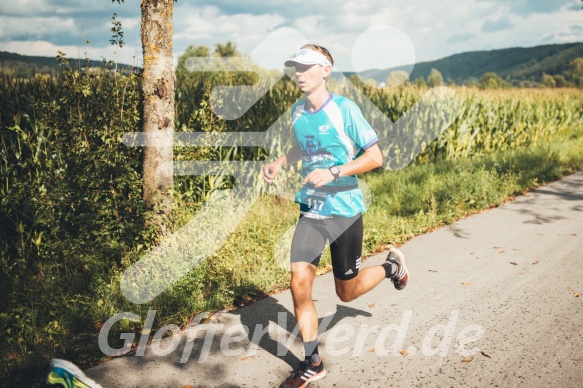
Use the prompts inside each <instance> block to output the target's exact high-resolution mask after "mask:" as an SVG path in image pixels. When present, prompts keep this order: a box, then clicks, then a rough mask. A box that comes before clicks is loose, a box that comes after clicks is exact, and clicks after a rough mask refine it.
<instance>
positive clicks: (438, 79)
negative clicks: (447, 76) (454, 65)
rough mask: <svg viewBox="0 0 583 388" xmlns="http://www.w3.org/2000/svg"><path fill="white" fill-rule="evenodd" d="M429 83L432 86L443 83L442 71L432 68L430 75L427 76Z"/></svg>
mask: <svg viewBox="0 0 583 388" xmlns="http://www.w3.org/2000/svg"><path fill="white" fill-rule="evenodd" d="M427 85H429V86H430V87H432V88H434V87H436V86H441V85H443V77H442V76H441V72H440V71H439V70H437V69H431V71H430V72H429V75H428V76H427Z"/></svg>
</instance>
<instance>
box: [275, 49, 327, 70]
mask: <svg viewBox="0 0 583 388" xmlns="http://www.w3.org/2000/svg"><path fill="white" fill-rule="evenodd" d="M296 63H301V64H302V65H322V66H330V67H331V66H332V63H330V61H329V60H328V59H327V58H326V57H325V56H324V55H323V54H321V53H319V52H317V51H314V50H309V49H302V50H300V52H299V53H297V54H296V56H295V57H293V58H292V59H288V60H287V61H285V66H286V67H291V66H295V65H296Z"/></svg>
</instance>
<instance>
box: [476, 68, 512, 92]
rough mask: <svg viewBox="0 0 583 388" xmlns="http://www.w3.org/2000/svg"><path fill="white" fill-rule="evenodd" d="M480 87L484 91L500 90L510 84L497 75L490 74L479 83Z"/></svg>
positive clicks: (484, 76)
mask: <svg viewBox="0 0 583 388" xmlns="http://www.w3.org/2000/svg"><path fill="white" fill-rule="evenodd" d="M478 86H479V87H480V88H482V89H500V88H503V87H507V86H508V84H507V83H506V82H505V81H504V80H503V79H502V78H501V77H500V76H499V75H498V74H496V73H494V72H488V73H486V74H484V75H483V76H482V77H481V78H480V80H479V81H478Z"/></svg>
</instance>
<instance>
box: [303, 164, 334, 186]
mask: <svg viewBox="0 0 583 388" xmlns="http://www.w3.org/2000/svg"><path fill="white" fill-rule="evenodd" d="M333 180H334V175H332V173H331V172H330V170H328V169H327V168H317V169H315V170H313V171H312V172H310V173H309V174H308V175H306V178H305V179H304V183H303V184H304V185H306V184H308V183H311V184H313V185H314V187H315V188H318V187H322V186H324V185H325V184H328V183H330V182H332V181H333Z"/></svg>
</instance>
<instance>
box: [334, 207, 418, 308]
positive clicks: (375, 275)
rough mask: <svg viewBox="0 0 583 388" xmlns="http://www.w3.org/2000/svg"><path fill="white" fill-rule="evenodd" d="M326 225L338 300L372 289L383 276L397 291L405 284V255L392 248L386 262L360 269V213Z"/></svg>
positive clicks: (406, 274)
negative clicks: (392, 283)
mask: <svg viewBox="0 0 583 388" xmlns="http://www.w3.org/2000/svg"><path fill="white" fill-rule="evenodd" d="M328 225H329V229H328V230H329V232H330V236H329V238H330V240H331V241H332V243H331V244H330V253H331V254H332V266H333V268H334V284H335V286H336V294H337V295H338V297H339V298H340V300H342V301H343V302H350V301H351V300H354V299H356V298H358V297H359V296H361V295H362V294H364V293H366V292H368V291H370V290H372V289H373V288H375V287H376V286H377V285H378V284H379V283H380V282H381V281H382V280H383V279H385V278H390V279H391V280H392V281H393V282H394V283H395V287H396V288H397V289H399V290H400V289H403V288H404V287H405V286H406V284H407V281H408V279H409V273H408V271H407V268H406V267H405V258H404V256H403V254H402V253H401V252H400V251H398V250H397V249H395V248H391V250H390V253H389V257H387V261H386V262H385V263H383V264H382V265H378V266H374V267H369V268H365V269H363V270H360V261H361V254H362V240H363V220H362V216H361V215H358V216H356V217H350V218H337V219H334V220H331V221H330V222H329V224H328Z"/></svg>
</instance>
